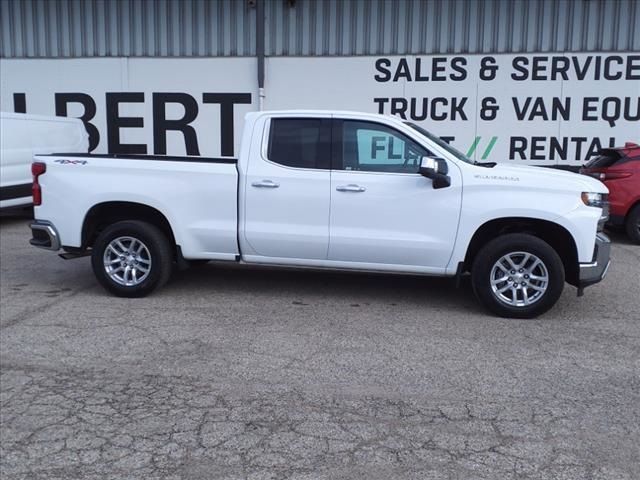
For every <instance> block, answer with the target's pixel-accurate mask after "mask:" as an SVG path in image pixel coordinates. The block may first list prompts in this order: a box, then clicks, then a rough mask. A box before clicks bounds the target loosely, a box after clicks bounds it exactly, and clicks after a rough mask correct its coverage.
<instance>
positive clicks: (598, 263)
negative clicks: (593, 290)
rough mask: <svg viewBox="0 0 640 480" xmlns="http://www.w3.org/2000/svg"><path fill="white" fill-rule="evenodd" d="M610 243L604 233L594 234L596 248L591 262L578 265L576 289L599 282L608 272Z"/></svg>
mask: <svg viewBox="0 0 640 480" xmlns="http://www.w3.org/2000/svg"><path fill="white" fill-rule="evenodd" d="M610 257H611V241H610V240H609V237H607V236H606V235H605V234H604V233H598V234H596V246H595V249H594V252H593V260H592V261H591V262H589V263H581V264H580V265H579V267H580V272H579V279H578V288H579V289H583V288H585V287H588V286H589V285H593V284H594V283H598V282H599V281H601V280H602V279H603V278H604V277H605V276H606V275H607V271H608V270H609V265H610V264H611V258H610Z"/></svg>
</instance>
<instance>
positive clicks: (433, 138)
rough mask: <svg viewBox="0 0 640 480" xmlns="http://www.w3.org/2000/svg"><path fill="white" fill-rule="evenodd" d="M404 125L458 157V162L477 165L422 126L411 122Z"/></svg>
mask: <svg viewBox="0 0 640 480" xmlns="http://www.w3.org/2000/svg"><path fill="white" fill-rule="evenodd" d="M404 123H405V125H409V126H410V127H411V128H413V129H414V130H416V131H417V132H419V133H420V134H422V135H424V136H425V137H427V138H428V139H429V140H431V141H432V142H434V143H437V144H438V145H439V146H440V147H442V148H443V149H445V150H446V151H447V152H449V153H450V154H451V155H453V156H454V157H456V158H457V159H458V160H462V161H463V162H466V163H471V164H472V165H473V164H475V163H476V162H474V161H473V160H471V159H470V158H469V157H467V156H466V155H465V154H464V153H462V152H461V151H459V150H456V149H455V148H453V147H452V146H451V145H449V144H448V143H447V142H445V141H444V140H442V139H440V137H437V136H435V135H434V134H433V133H429V132H427V131H426V130H425V129H424V128H422V127H421V126H419V125H416V124H415V123H411V122H404Z"/></svg>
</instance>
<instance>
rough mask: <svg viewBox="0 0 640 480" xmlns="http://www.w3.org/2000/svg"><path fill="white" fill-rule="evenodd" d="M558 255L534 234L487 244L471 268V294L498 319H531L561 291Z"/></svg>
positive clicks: (496, 240) (545, 307)
mask: <svg viewBox="0 0 640 480" xmlns="http://www.w3.org/2000/svg"><path fill="white" fill-rule="evenodd" d="M564 279H565V274H564V266H563V264H562V260H561V259H560V257H559V256H558V254H557V252H556V251H555V250H554V249H553V248H552V247H551V246H550V245H549V244H548V243H546V242H545V241H543V240H541V239H539V238H538V237H534V236H533V235H528V234H522V233H510V234H506V235H502V236H500V237H498V238H495V239H493V240H491V241H490V242H489V243H487V244H486V245H485V246H484V247H483V248H482V249H481V250H480V251H479V252H478V254H477V255H476V257H475V260H474V262H473V266H472V268H471V282H472V285H473V291H474V293H475V294H476V297H477V298H478V300H480V302H481V303H482V304H483V305H484V306H485V307H487V308H488V309H489V310H491V311H492V312H493V313H495V314H497V315H499V316H501V317H510V318H533V317H537V316H538V315H541V314H543V313H544V312H546V311H547V310H549V309H550V308H551V307H553V305H554V304H555V303H556V302H557V301H558V299H559V298H560V295H561V294H562V290H563V288H564Z"/></svg>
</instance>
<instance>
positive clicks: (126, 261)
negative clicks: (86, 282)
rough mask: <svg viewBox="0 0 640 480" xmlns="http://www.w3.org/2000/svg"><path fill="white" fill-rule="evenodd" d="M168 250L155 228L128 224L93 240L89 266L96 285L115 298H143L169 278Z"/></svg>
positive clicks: (170, 262)
mask: <svg viewBox="0 0 640 480" xmlns="http://www.w3.org/2000/svg"><path fill="white" fill-rule="evenodd" d="M172 260H173V257H172V254H171V247H170V245H169V241H168V240H167V237H166V236H165V235H164V233H162V231H160V229H158V228H157V227H155V226H154V225H151V224H149V223H146V222H140V221H134V220H127V221H123V222H117V223H114V224H113V225H110V226H109V227H107V228H105V229H104V230H103V231H102V232H101V233H100V235H99V236H98V238H97V239H96V241H95V243H94V245H93V250H92V254H91V266H92V267H93V272H94V274H95V276H96V278H97V279H98V282H100V284H101V285H102V286H103V287H104V288H105V289H106V290H108V291H109V292H111V293H112V294H114V295H116V296H118V297H130V298H136V297H144V296H146V295H148V294H149V293H151V292H152V291H153V290H155V289H156V288H159V287H161V286H162V285H164V284H165V283H166V282H167V280H168V279H169V276H170V274H171V266H172Z"/></svg>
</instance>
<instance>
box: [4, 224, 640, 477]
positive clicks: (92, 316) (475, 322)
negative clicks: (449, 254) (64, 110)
mask: <svg viewBox="0 0 640 480" xmlns="http://www.w3.org/2000/svg"><path fill="white" fill-rule="evenodd" d="M29 238H30V233H29V230H28V227H27V220H26V219H24V218H22V219H21V218H12V217H5V218H2V219H0V269H1V276H0V280H1V281H0V296H1V302H0V307H1V308H0V434H1V436H0V477H2V478H3V479H5V478H6V479H12V480H19V479H29V480H34V479H61V480H62V479H64V480H74V479H96V480H97V479H100V480H104V479H144V480H147V479H158V480H160V479H163V480H165V479H166V480H169V479H190V480H191V479H193V480H205V479H206V480H209V479H294V478H295V479H309V480H311V479H359V478H363V479H373V480H376V479H405V478H406V479H460V480H468V479H469V480H473V479H491V480H501V479H554V480H555V479H579V480H583V479H584V480H599V479H612V480H627V479H628V480H636V479H638V478H640V326H639V323H640V280H639V272H640V247H638V246H633V245H631V244H630V243H629V242H627V241H626V240H625V239H624V237H623V236H621V235H614V239H615V241H616V243H615V244H614V247H613V252H612V256H613V260H614V263H613V265H612V267H611V270H610V273H609V276H608V277H607V278H606V279H605V281H604V282H603V283H601V284H598V285H595V286H593V287H590V288H589V289H587V290H586V294H585V296H584V297H583V298H577V297H576V295H575V289H573V288H571V287H568V286H567V288H566V289H565V292H564V294H563V296H562V298H561V300H560V302H559V304H558V305H557V306H556V307H555V308H554V309H553V310H552V311H551V312H549V313H548V314H546V315H545V316H544V317H542V318H539V319H537V320H508V319H499V318H495V317H492V316H489V315H487V314H486V313H485V312H484V311H483V310H482V309H481V308H480V307H479V306H478V304H477V303H476V302H475V300H474V299H473V296H472V293H471V289H470V287H469V285H468V284H466V283H465V284H463V286H462V287H461V288H460V289H458V290H456V289H455V288H454V284H453V283H452V282H450V281H448V280H441V279H425V278H419V277H396V276H373V275H363V274H330V273H310V272H287V271H275V270H248V269H239V268H229V267H224V268H223V267H220V266H215V265H207V266H204V267H200V268H194V269H192V270H189V271H186V272H181V273H178V274H176V275H175V276H174V278H173V280H172V281H171V282H170V283H169V284H168V285H167V286H166V287H165V288H164V289H162V290H161V291H159V292H157V293H156V294H154V295H153V296H151V297H148V298H144V299H138V300H129V299H118V298H114V297H110V296H108V295H107V294H106V293H105V292H104V291H103V290H102V289H101V288H100V287H99V286H98V285H97V284H96V282H95V280H94V278H93V274H92V272H91V268H90V265H89V261H88V259H87V258H84V259H78V260H73V261H64V260H62V259H60V258H58V257H57V256H56V255H55V254H52V253H51V252H46V251H42V250H38V249H35V248H33V247H30V246H29V245H28V239H29Z"/></svg>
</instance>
